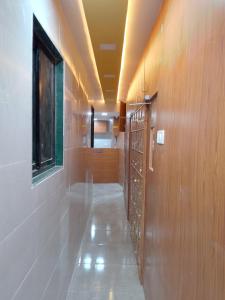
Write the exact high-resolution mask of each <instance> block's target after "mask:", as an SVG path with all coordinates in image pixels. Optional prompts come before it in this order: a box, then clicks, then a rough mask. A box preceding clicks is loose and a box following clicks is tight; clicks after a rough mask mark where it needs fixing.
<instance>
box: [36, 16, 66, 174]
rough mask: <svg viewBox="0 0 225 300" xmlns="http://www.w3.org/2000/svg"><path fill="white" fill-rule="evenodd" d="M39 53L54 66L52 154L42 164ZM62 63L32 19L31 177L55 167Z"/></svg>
mask: <svg viewBox="0 0 225 300" xmlns="http://www.w3.org/2000/svg"><path fill="white" fill-rule="evenodd" d="M40 51H42V53H44V55H46V57H47V58H48V59H49V60H50V62H51V63H52V64H53V66H54V72H53V76H54V77H53V81H54V87H53V89H54V91H53V98H54V100H53V101H54V111H53V112H52V115H53V123H52V126H53V129H52V134H51V143H52V145H51V147H52V148H53V151H52V152H53V153H52V157H51V159H48V160H46V161H45V162H42V159H41V153H42V152H41V143H40V94H39V82H40ZM62 61H63V59H62V57H61V55H60V53H59V52H58V50H57V49H56V47H55V46H54V44H53V43H52V41H51V40H50V38H49V37H48V35H47V34H46V32H45V31H44V29H43V27H42V26H41V25H40V23H39V22H38V20H37V18H36V17H35V16H34V18H33V125H32V127H33V130H32V131H33V138H32V174H33V177H35V176H37V175H39V174H41V173H43V172H45V171H46V170H48V169H50V168H52V167H54V166H56V75H55V74H56V66H57V65H58V64H59V63H61V62H62Z"/></svg>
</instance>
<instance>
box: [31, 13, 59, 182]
mask: <svg viewBox="0 0 225 300" xmlns="http://www.w3.org/2000/svg"><path fill="white" fill-rule="evenodd" d="M33 30H34V32H33V164H32V165H33V176H36V175H39V174H40V173H43V172H44V171H46V170H48V169H50V168H52V167H54V166H56V165H62V160H63V154H62V152H63V63H62V57H61V55H60V54H59V52H58V51H57V49H56V48H55V46H54V45H53V43H52V42H51V40H50V39H49V38H48V36H47V34H46V33H45V31H44V30H43V28H42V27H41V25H40V24H39V22H38V21H37V19H36V18H35V17H34V27H33Z"/></svg>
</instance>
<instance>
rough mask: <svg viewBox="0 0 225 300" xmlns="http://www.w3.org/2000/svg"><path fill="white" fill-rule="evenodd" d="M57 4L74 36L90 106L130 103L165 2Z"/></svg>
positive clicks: (70, 0) (75, 0)
mask: <svg viewBox="0 0 225 300" xmlns="http://www.w3.org/2000/svg"><path fill="white" fill-rule="evenodd" d="M57 1H59V2H60V3H61V5H62V10H63V12H64V14H65V17H66V20H67V22H68V25H69V27H70V30H71V33H72V34H73V36H74V41H75V44H73V46H72V47H73V52H74V55H75V57H77V64H78V66H79V68H78V69H77V70H76V71H77V73H78V75H79V78H80V81H81V82H82V83H83V86H85V88H86V92H87V95H88V99H89V101H90V103H91V102H93V105H94V103H96V104H97V103H104V101H103V99H105V103H107V105H108V106H109V105H114V104H115V102H116V100H117V102H118V101H121V100H122V101H125V99H126V96H127V93H128V90H129V86H130V84H131V82H132V79H133V77H134V74H135V72H136V70H137V68H138V65H139V63H140V60H141V58H142V55H143V52H144V50H145V48H146V46H147V43H148V41H149V38H150V34H151V32H152V29H153V26H154V24H155V22H156V20H157V17H158V15H159V11H160V8H161V5H162V3H163V0H57ZM162 25H163V24H162ZM162 27H163V26H162ZM76 41H78V42H77V43H76ZM99 100H101V101H99ZM102 105H103V104H102ZM102 109H104V107H103V108H102Z"/></svg>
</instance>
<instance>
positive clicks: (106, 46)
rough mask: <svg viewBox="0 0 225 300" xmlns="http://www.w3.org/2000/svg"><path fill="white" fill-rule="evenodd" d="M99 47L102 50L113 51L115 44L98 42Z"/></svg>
mask: <svg viewBox="0 0 225 300" xmlns="http://www.w3.org/2000/svg"><path fill="white" fill-rule="evenodd" d="M99 48H100V50H102V51H115V50H116V44H100V46H99Z"/></svg>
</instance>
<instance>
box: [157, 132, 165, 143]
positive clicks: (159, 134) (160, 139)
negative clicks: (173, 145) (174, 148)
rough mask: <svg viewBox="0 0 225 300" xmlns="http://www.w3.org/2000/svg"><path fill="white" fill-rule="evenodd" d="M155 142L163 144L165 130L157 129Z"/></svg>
mask: <svg viewBox="0 0 225 300" xmlns="http://www.w3.org/2000/svg"><path fill="white" fill-rule="evenodd" d="M157 144H159V145H164V144H165V130H157Z"/></svg>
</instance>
